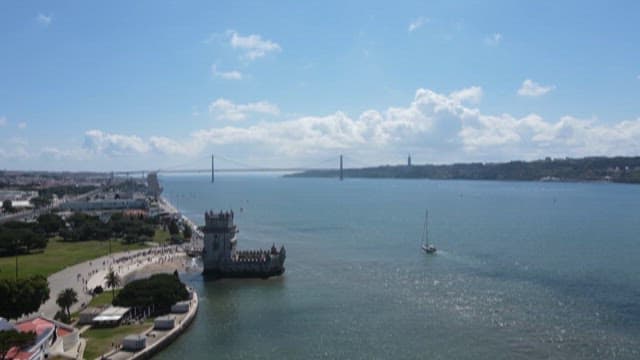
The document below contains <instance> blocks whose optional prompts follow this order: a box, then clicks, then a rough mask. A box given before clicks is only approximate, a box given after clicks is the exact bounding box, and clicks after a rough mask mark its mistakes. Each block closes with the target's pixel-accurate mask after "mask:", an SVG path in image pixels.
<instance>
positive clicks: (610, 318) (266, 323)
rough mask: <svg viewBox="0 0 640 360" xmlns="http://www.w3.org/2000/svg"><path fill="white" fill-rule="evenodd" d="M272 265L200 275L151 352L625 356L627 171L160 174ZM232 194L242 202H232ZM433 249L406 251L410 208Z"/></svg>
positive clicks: (634, 229) (637, 249) (412, 239)
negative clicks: (273, 260) (186, 325)
mask: <svg viewBox="0 0 640 360" xmlns="http://www.w3.org/2000/svg"><path fill="white" fill-rule="evenodd" d="M162 182H163V185H164V187H165V195H166V196H167V197H168V198H169V199H170V200H171V201H172V202H174V204H175V203H176V202H179V207H180V208H181V209H182V211H183V212H184V213H186V214H187V215H188V216H189V217H191V218H192V219H193V220H194V221H196V222H198V223H202V221H203V219H202V213H203V212H204V211H205V210H206V209H229V208H232V209H234V210H235V212H236V223H237V224H238V225H239V228H240V233H239V234H238V235H239V247H240V248H252V247H263V248H264V247H269V246H271V244H272V243H274V242H275V243H276V244H281V243H284V244H285V245H286V248H287V261H286V264H285V265H286V268H287V270H286V273H285V276H284V277H282V278H279V279H270V280H266V281H265V280H234V281H229V280H224V281H218V282H203V280H202V278H201V277H200V276H199V275H193V274H192V275H185V276H184V278H185V279H186V280H187V281H188V282H189V283H190V284H191V285H192V286H194V287H195V288H196V289H197V290H198V292H199V294H200V295H201V299H202V302H201V308H200V311H199V313H198V316H197V319H196V321H195V323H194V324H193V326H192V327H191V329H190V330H189V331H188V332H187V334H186V335H185V336H182V337H181V338H179V339H178V340H177V341H176V342H175V343H174V344H172V345H171V346H170V347H169V348H168V349H167V350H165V351H163V352H162V353H161V354H160V355H158V356H157V357H158V358H160V359H175V358H187V357H188V358H194V359H210V358H221V359H227V358H228V359H254V358H274V359H279V358H328V359H334V358H351V359H373V358H389V359H391V358H394V359H413V358H415V359H420V358H431V359H479V358H483V359H519V358H522V359H540V358H550V359H567V358H568V359H616V358H620V359H637V358H640V282H639V280H640V241H639V240H640V239H639V237H640V212H639V211H638V210H639V208H640V186H629V185H613V184H562V183H525V182H522V183H515V182H480V181H478V182H470V181H429V180H364V179H363V180H355V179H348V180H346V181H344V182H339V181H337V180H335V179H289V178H280V177H275V176H273V177H269V176H248V175H247V176H237V175H236V176H226V177H225V176H221V177H218V178H217V179H216V183H215V184H214V185H212V184H210V183H209V182H208V179H207V178H206V177H204V176H202V177H199V176H192V177H187V176H184V177H165V178H163V179H162ZM240 208H243V209H244V210H243V211H242V212H241V211H240ZM425 208H428V209H429V214H430V216H429V220H430V236H431V239H432V240H433V241H434V242H435V243H436V245H437V247H438V248H439V250H438V253H437V255H435V256H428V255H425V254H424V253H422V252H421V251H420V236H421V231H422V226H423V221H424V210H425Z"/></svg>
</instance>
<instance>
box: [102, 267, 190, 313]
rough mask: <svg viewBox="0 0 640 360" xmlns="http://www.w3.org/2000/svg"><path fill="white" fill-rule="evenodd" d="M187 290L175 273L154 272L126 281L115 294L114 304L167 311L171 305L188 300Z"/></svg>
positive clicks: (156, 311) (159, 311)
mask: <svg viewBox="0 0 640 360" xmlns="http://www.w3.org/2000/svg"><path fill="white" fill-rule="evenodd" d="M188 299H189V291H188V290H187V287H186V286H185V284H183V283H182V282H181V281H180V279H179V278H178V277H177V276H175V274H156V275H152V276H151V277H149V278H147V279H141V280H135V281H132V282H130V283H128V284H127V285H126V286H125V287H124V288H123V289H122V290H120V292H119V293H118V296H116V298H115V300H114V301H113V304H114V305H116V306H126V307H138V308H148V307H153V308H154V312H155V313H156V314H161V313H163V312H168V311H169V310H170V309H171V305H173V304H175V303H176V302H178V301H182V300H188Z"/></svg>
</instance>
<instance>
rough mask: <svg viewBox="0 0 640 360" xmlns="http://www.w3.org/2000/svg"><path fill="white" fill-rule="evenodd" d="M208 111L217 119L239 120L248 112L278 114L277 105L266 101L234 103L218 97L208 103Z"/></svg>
mask: <svg viewBox="0 0 640 360" xmlns="http://www.w3.org/2000/svg"><path fill="white" fill-rule="evenodd" d="M209 113H211V114H212V115H214V116H215V117H216V119H219V120H231V121H240V120H244V119H246V118H247V116H248V115H249V114H252V113H253V114H267V115H278V114H279V113H280V109H278V106H276V105H274V104H271V103H269V102H267V101H258V102H253V103H247V104H235V103H233V102H232V101H230V100H227V99H223V98H219V99H217V100H215V101H214V102H212V103H211V104H209Z"/></svg>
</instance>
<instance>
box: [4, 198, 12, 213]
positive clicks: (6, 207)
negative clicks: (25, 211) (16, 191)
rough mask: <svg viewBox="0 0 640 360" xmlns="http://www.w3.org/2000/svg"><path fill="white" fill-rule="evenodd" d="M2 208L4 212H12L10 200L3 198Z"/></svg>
mask: <svg viewBox="0 0 640 360" xmlns="http://www.w3.org/2000/svg"><path fill="white" fill-rule="evenodd" d="M2 210H4V212H6V213H12V212H13V210H14V209H13V205H11V200H5V201H3V202H2Z"/></svg>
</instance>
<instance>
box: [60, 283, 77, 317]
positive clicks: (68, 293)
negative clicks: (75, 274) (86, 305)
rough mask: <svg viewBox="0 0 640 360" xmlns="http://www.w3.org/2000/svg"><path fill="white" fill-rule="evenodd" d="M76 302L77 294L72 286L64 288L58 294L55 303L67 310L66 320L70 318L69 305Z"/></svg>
mask: <svg viewBox="0 0 640 360" xmlns="http://www.w3.org/2000/svg"><path fill="white" fill-rule="evenodd" d="M77 302H78V294H77V293H76V291H75V290H73V289H72V288H67V289H64V290H62V291H61V292H60V293H59V294H58V298H57V299H56V304H58V306H60V308H61V309H62V310H65V311H66V312H67V314H66V315H67V319H66V320H67V321H69V320H70V319H71V306H72V305H73V304H75V303H77Z"/></svg>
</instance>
